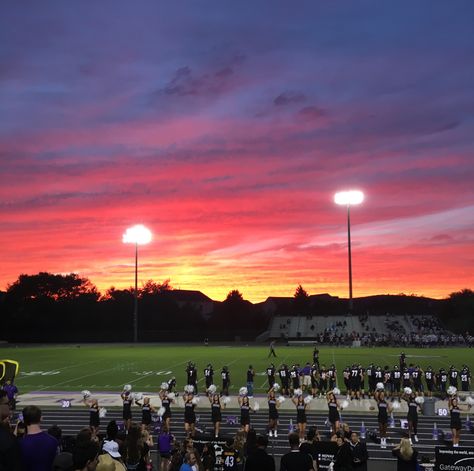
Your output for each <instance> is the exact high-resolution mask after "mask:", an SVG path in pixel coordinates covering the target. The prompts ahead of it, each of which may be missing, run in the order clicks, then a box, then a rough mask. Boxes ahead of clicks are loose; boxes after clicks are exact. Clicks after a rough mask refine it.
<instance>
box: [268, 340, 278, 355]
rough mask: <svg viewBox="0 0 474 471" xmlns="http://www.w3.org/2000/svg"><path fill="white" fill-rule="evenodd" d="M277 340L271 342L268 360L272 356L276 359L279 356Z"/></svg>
mask: <svg viewBox="0 0 474 471" xmlns="http://www.w3.org/2000/svg"><path fill="white" fill-rule="evenodd" d="M275 343H276V342H275V340H272V341H271V342H270V352H269V353H268V358H270V357H271V356H272V355H273V356H274V357H275V358H276V356H277V354H276V353H275Z"/></svg>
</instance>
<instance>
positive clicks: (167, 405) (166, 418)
mask: <svg viewBox="0 0 474 471" xmlns="http://www.w3.org/2000/svg"><path fill="white" fill-rule="evenodd" d="M165 384H166V383H165ZM173 394H174V393H173ZM158 395H159V397H160V400H161V407H163V408H164V409H165V411H164V412H163V415H162V416H161V420H162V421H163V423H164V424H165V425H166V429H167V430H171V404H172V403H173V402H175V401H174V399H172V398H170V397H169V396H168V391H167V390H166V389H164V388H163V389H161V390H160V392H159V393H158Z"/></svg>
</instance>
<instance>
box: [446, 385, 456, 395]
mask: <svg viewBox="0 0 474 471" xmlns="http://www.w3.org/2000/svg"><path fill="white" fill-rule="evenodd" d="M457 392H458V390H457V389H456V388H455V387H454V386H449V388H448V391H447V393H448V395H449V396H454V395H455V394H456V393H457Z"/></svg>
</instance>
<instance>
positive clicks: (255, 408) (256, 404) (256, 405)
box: [253, 402, 260, 412]
mask: <svg viewBox="0 0 474 471" xmlns="http://www.w3.org/2000/svg"><path fill="white" fill-rule="evenodd" d="M253 410H254V411H255V412H257V411H258V410H260V404H259V403H258V402H254V404H253Z"/></svg>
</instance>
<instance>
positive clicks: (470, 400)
mask: <svg viewBox="0 0 474 471" xmlns="http://www.w3.org/2000/svg"><path fill="white" fill-rule="evenodd" d="M466 402H467V403H468V404H469V405H470V406H473V405H474V397H471V396H467V397H466Z"/></svg>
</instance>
